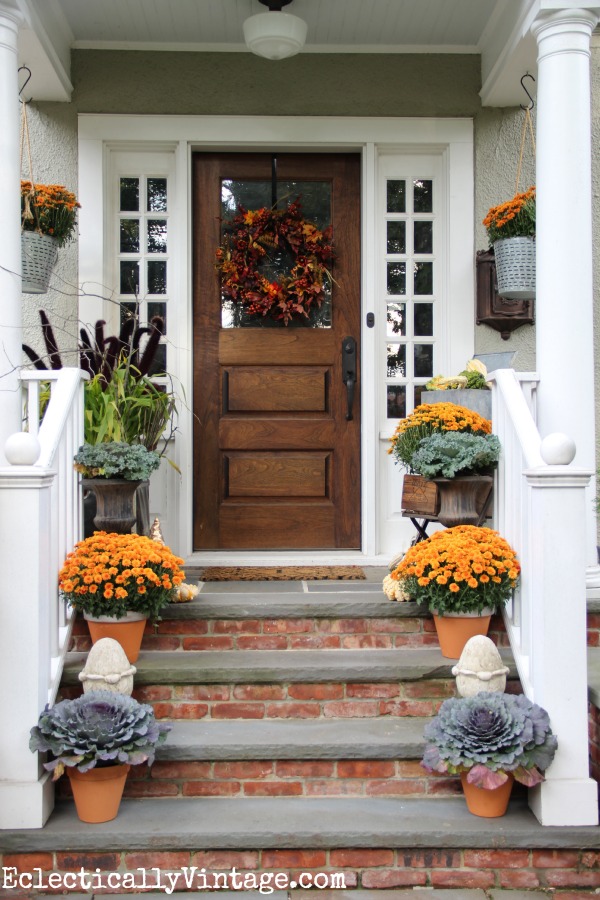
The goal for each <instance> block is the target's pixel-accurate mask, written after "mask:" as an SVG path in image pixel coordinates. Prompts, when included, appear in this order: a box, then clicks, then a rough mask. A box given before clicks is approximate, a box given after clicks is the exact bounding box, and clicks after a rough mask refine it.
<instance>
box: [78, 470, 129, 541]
mask: <svg viewBox="0 0 600 900" xmlns="http://www.w3.org/2000/svg"><path fill="white" fill-rule="evenodd" d="M140 484H143V482H141V481H128V480H127V479H126V478H83V479H82V485H83V490H84V491H93V492H94V494H95V495H96V515H95V516H94V528H95V530H96V531H109V532H114V533H117V534H130V533H131V529H132V528H133V526H134V525H135V521H136V512H135V492H136V491H137V489H138V487H139V486H140Z"/></svg>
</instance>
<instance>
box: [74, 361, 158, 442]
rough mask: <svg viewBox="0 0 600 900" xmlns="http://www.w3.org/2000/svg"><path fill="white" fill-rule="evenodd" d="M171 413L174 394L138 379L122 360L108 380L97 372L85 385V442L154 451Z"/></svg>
mask: <svg viewBox="0 0 600 900" xmlns="http://www.w3.org/2000/svg"><path fill="white" fill-rule="evenodd" d="M174 410H175V398H174V397H173V394H171V393H167V392H166V391H164V390H161V389H160V388H159V387H157V386H156V385H155V384H153V383H152V382H151V381H150V379H149V378H146V377H144V376H142V377H140V376H139V373H138V372H137V370H136V369H135V368H134V367H133V366H131V365H130V364H129V363H128V361H127V359H126V358H125V357H122V358H121V360H120V362H119V363H118V365H116V366H115V367H114V369H113V370H112V372H111V374H110V379H109V380H108V381H107V380H106V378H105V376H104V375H103V374H102V373H100V374H98V375H95V376H94V377H93V378H92V379H91V380H90V381H88V382H87V383H86V385H85V412H84V429H85V431H84V435H85V441H86V443H87V444H101V443H103V442H105V441H119V442H123V443H127V444H135V443H140V444H143V445H144V446H145V447H146V448H147V449H148V450H154V449H155V448H156V446H157V444H158V441H159V440H160V438H161V436H162V435H163V433H164V431H165V429H166V428H167V425H168V423H169V421H170V419H171V415H172V413H173V412H174Z"/></svg>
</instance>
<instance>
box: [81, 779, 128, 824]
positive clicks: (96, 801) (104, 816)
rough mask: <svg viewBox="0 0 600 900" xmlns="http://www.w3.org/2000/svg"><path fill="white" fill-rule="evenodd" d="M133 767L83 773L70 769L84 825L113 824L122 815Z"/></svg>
mask: <svg viewBox="0 0 600 900" xmlns="http://www.w3.org/2000/svg"><path fill="white" fill-rule="evenodd" d="M130 768H131V766H128V765H120V766H106V767H105V768H102V769H99V768H98V767H96V768H94V769H90V770H89V772H80V771H79V769H75V768H72V769H67V775H68V776H69V780H70V782H71V788H72V789H73V799H74V800H75V808H76V810H77V815H78V816H79V818H80V819H81V821H82V822H110V821H111V819H114V818H115V817H116V815H117V813H118V812H119V805H120V803H121V797H122V796H123V788H124V787H125V781H126V779H127V774H128V772H129V769H130Z"/></svg>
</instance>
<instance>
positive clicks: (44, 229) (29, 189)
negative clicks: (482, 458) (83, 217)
mask: <svg viewBox="0 0 600 900" xmlns="http://www.w3.org/2000/svg"><path fill="white" fill-rule="evenodd" d="M80 206H81V204H80V203H78V202H77V198H76V197H75V194H73V193H72V192H71V191H68V190H67V188H66V187H63V185H62V184H32V183H31V181H21V227H22V228H23V231H36V232H37V233H38V234H47V235H48V236H49V237H53V238H56V240H57V242H58V245H59V247H62V246H63V244H66V243H67V241H70V240H71V239H72V238H73V236H74V232H75V224H76V221H77V210H78V209H79V207H80Z"/></svg>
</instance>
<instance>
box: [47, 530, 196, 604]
mask: <svg viewBox="0 0 600 900" xmlns="http://www.w3.org/2000/svg"><path fill="white" fill-rule="evenodd" d="M182 564H183V560H182V559H180V558H179V557H178V556H175V555H174V554H173V553H172V552H171V550H170V549H169V548H168V547H166V546H165V545H164V544H159V543H158V541H153V540H151V539H150V538H148V537H144V536H143V535H140V534H107V533H106V532H104V531H97V532H96V533H95V534H94V535H93V536H92V537H89V538H86V539H85V540H84V541H80V542H79V543H78V544H76V545H75V548H74V549H73V550H72V551H71V553H69V555H68V556H67V558H66V560H65V563H64V565H63V567H62V569H61V570H60V572H59V576H58V586H59V589H60V591H61V593H62V595H63V596H64V597H65V599H66V600H68V601H69V603H70V604H71V606H72V607H73V608H74V609H77V610H79V611H81V612H84V613H88V615H91V616H94V617H95V616H114V617H116V618H117V619H121V618H123V616H125V615H127V613H128V612H129V611H132V612H139V613H143V614H144V615H145V616H147V617H148V618H152V619H155V618H156V617H157V616H158V613H159V612H160V610H161V609H162V607H163V606H165V605H166V604H167V603H168V602H169V601H170V600H171V599H172V598H173V597H174V596H175V595H176V593H177V588H178V587H179V585H180V584H181V582H182V581H183V580H184V578H185V574H184V572H183V571H182V569H180V566H181V565H182Z"/></svg>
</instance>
